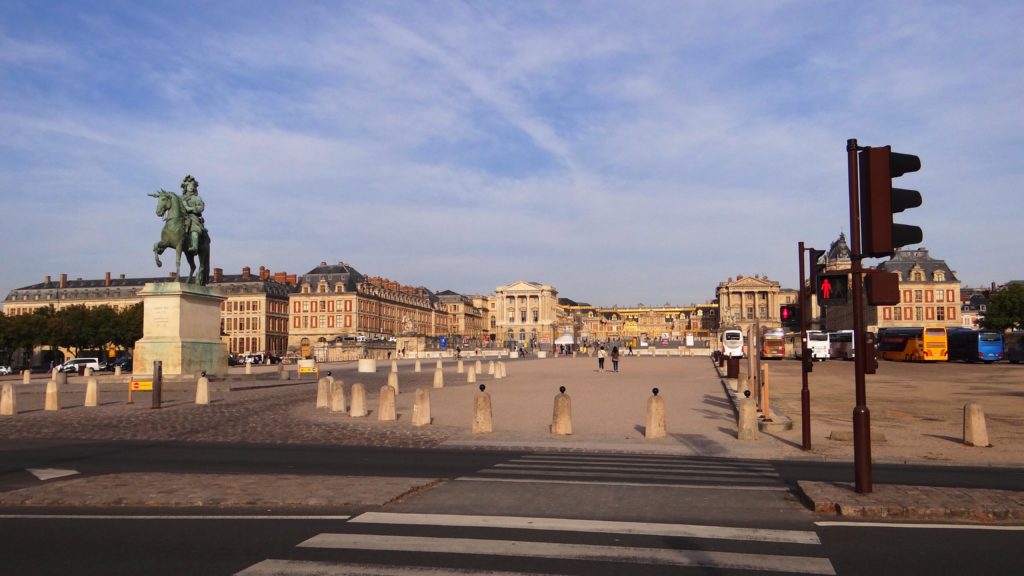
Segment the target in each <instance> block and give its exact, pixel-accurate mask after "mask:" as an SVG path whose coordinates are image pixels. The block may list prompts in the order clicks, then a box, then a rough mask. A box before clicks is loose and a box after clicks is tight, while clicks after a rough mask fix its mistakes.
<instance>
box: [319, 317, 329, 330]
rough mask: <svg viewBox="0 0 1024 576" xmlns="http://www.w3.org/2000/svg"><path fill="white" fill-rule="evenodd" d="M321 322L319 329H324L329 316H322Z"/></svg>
mask: <svg viewBox="0 0 1024 576" xmlns="http://www.w3.org/2000/svg"><path fill="white" fill-rule="evenodd" d="M319 320H320V321H319V322H317V327H318V328H324V327H326V326H327V316H320V319H319Z"/></svg>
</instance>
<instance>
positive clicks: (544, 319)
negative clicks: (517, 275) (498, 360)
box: [494, 280, 559, 348]
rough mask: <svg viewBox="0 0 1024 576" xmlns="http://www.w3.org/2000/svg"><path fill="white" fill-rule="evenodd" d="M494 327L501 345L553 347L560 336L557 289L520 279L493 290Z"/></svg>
mask: <svg viewBox="0 0 1024 576" xmlns="http://www.w3.org/2000/svg"><path fill="white" fill-rule="evenodd" d="M494 304H495V314H494V328H495V331H496V338H497V341H498V343H499V344H500V345H501V346H504V347H507V348H514V347H517V346H524V347H528V348H533V347H535V346H538V345H542V346H550V345H551V344H552V343H553V342H554V338H555V337H556V336H557V335H556V334H555V333H554V332H555V328H556V327H557V325H558V316H559V314H558V290H556V289H555V288H554V287H553V286H549V285H547V284H538V283H536V282H526V281H522V280H520V281H518V282H513V283H512V284H509V285H507V286H498V287H497V288H495V289H494Z"/></svg>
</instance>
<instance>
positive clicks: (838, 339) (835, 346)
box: [828, 330, 857, 360]
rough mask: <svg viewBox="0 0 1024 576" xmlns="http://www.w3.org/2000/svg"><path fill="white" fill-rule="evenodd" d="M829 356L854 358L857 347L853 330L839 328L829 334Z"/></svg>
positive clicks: (845, 358) (840, 358) (835, 358)
mask: <svg viewBox="0 0 1024 576" xmlns="http://www.w3.org/2000/svg"><path fill="white" fill-rule="evenodd" d="M828 346H829V358H832V359H833V360H853V358H854V357H855V356H856V355H855V354H854V348H856V347H857V345H856V343H855V342H854V338H853V330H839V331H838V332H829V334H828Z"/></svg>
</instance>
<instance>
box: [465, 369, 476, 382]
mask: <svg viewBox="0 0 1024 576" xmlns="http://www.w3.org/2000/svg"><path fill="white" fill-rule="evenodd" d="M466 382H467V383H469V384H473V383H475V382H476V370H474V369H473V367H472V366H470V367H469V369H468V370H466Z"/></svg>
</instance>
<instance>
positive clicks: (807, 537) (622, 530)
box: [349, 512, 821, 545]
mask: <svg viewBox="0 0 1024 576" xmlns="http://www.w3.org/2000/svg"><path fill="white" fill-rule="evenodd" d="M349 523H350V524H352V523H356V524H403V525H419V526H459V527H465V528H509V529H515V530H553V531H561V532H591V533H593V532H600V533H605V534H609V533H610V534H636V535H645V536H672V537H677V538H710V539H716V540H743V541H748V542H782V543H789V544H811V545H817V544H821V540H819V539H818V535H817V534H816V533H814V532H810V531H804V530H774V529H765V528H736V527H731V526H702V525H697V524H667V523H655V522H613V521H603V520H574V519H568V518H529V517H523V516H475V515H467V514H409V513H400V512H365V513H363V514H360V515H359V516H356V517H355V518H352V519H351V520H349Z"/></svg>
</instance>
